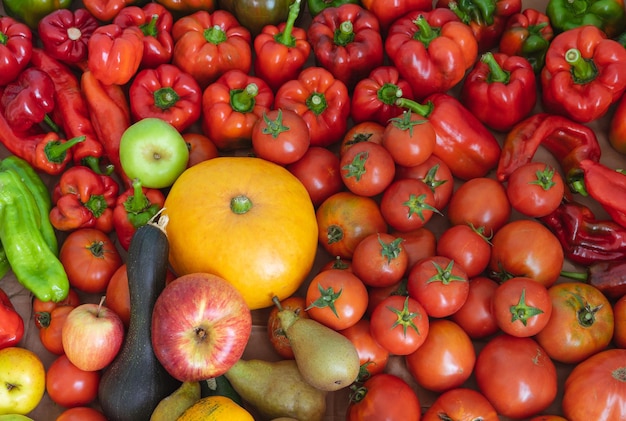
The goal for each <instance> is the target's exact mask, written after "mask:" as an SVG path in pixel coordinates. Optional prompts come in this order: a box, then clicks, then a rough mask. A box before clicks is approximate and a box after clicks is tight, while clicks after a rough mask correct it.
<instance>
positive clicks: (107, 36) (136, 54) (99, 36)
mask: <svg viewBox="0 0 626 421" xmlns="http://www.w3.org/2000/svg"><path fill="white" fill-rule="evenodd" d="M143 38H144V35H143V32H141V29H139V28H138V27H136V26H130V27H128V28H122V27H121V26H120V25H116V24H113V23H111V24H109V25H104V26H99V27H98V29H96V30H95V31H94V33H93V35H92V36H91V38H89V57H88V59H87V66H88V68H89V70H90V71H91V72H92V73H93V75H94V76H95V78H96V79H98V80H99V81H101V82H102V83H104V84H105V85H124V84H125V83H127V82H128V81H130V79H131V78H132V77H133V76H135V73H136V72H137V70H138V69H139V65H140V64H141V58H142V57H143Z"/></svg>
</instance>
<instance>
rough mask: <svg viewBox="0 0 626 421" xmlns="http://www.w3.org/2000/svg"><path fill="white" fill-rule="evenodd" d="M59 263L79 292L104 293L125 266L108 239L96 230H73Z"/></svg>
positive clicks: (63, 247) (62, 248)
mask: <svg viewBox="0 0 626 421" xmlns="http://www.w3.org/2000/svg"><path fill="white" fill-rule="evenodd" d="M59 260H60V261H61V263H62V264H63V267H64V268H65V271H66V272H67V277H68V279H69V281H70V285H71V286H72V287H74V288H76V289H78V290H79V291H83V292H87V293H93V294H95V293H101V292H104V291H105V290H106V288H107V285H108V283H109V280H110V279H111V276H113V274H114V273H115V271H116V270H117V268H119V267H120V266H121V265H122V257H121V255H120V253H119V252H118V251H117V249H116V248H115V244H113V241H111V239H110V238H109V236H108V235H107V234H106V233H104V232H102V231H100V230H97V229H94V228H80V229H77V230H75V231H72V232H71V233H70V234H69V235H68V236H67V238H66V239H65V241H63V245H62V246H61V250H60V251H59Z"/></svg>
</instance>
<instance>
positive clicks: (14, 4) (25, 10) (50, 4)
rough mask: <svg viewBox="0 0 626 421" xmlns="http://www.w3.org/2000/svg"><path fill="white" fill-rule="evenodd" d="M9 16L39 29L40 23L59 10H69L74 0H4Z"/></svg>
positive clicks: (3, 3)
mask: <svg viewBox="0 0 626 421" xmlns="http://www.w3.org/2000/svg"><path fill="white" fill-rule="evenodd" d="M2 5H3V6H4V10H5V12H6V13H7V15H9V16H11V17H13V18H16V19H18V20H20V21H22V22H24V23H26V24H27V25H28V26H29V27H30V28H31V29H37V25H38V24H39V21H40V20H41V19H42V18H43V17H44V16H46V15H47V14H49V13H52V12H54V11H55V10H57V9H68V8H69V7H70V6H71V5H72V0H2Z"/></svg>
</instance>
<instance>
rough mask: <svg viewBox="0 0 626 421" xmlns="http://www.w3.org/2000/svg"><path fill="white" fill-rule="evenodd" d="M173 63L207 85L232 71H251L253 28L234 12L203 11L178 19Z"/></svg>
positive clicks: (173, 28) (202, 85)
mask: <svg viewBox="0 0 626 421" xmlns="http://www.w3.org/2000/svg"><path fill="white" fill-rule="evenodd" d="M172 36H173V37H174V56H173V58H172V64H174V65H176V66H178V67H179V68H180V69H181V70H183V71H185V72H187V73H189V74H190V75H192V76H193V77H194V78H195V79H196V80H197V81H198V83H199V84H200V87H201V88H203V89H204V88H206V87H207V86H208V85H209V84H210V83H213V82H215V81H216V80H217V79H218V78H219V77H220V76H221V75H222V74H223V73H225V72H226V71H228V70H233V69H235V70H241V71H242V72H244V73H248V72H250V69H251V68H252V46H251V40H252V37H251V35H250V31H249V30H248V29H246V28H245V27H243V26H241V24H240V23H239V22H238V21H237V19H235V16H233V15H232V14H231V13H229V12H227V11H224V10H216V11H215V12H213V13H209V12H207V11H204V10H201V11H198V12H195V13H193V14H191V15H188V16H184V17H182V18H180V19H178V20H177V21H176V22H175V23H174V26H173V27H172Z"/></svg>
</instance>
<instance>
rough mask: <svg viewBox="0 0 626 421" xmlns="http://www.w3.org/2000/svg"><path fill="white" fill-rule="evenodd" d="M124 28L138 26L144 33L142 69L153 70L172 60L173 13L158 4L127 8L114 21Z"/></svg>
mask: <svg viewBox="0 0 626 421" xmlns="http://www.w3.org/2000/svg"><path fill="white" fill-rule="evenodd" d="M113 23H114V24H117V25H119V26H120V27H122V28H128V27H131V26H136V27H138V28H139V29H141V32H142V33H143V35H144V36H143V55H142V56H141V64H140V67H141V68H144V69H145V68H149V69H153V68H155V67H157V66H159V65H161V64H165V63H169V62H170V61H171V60H172V55H173V51H174V39H173V38H172V25H173V24H174V17H173V16H172V13H171V12H170V11H169V10H167V9H166V8H165V6H162V5H160V4H158V3H148V4H146V5H145V6H143V7H139V6H127V7H125V8H123V9H122V10H120V12H119V13H118V14H117V16H115V19H113Z"/></svg>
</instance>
